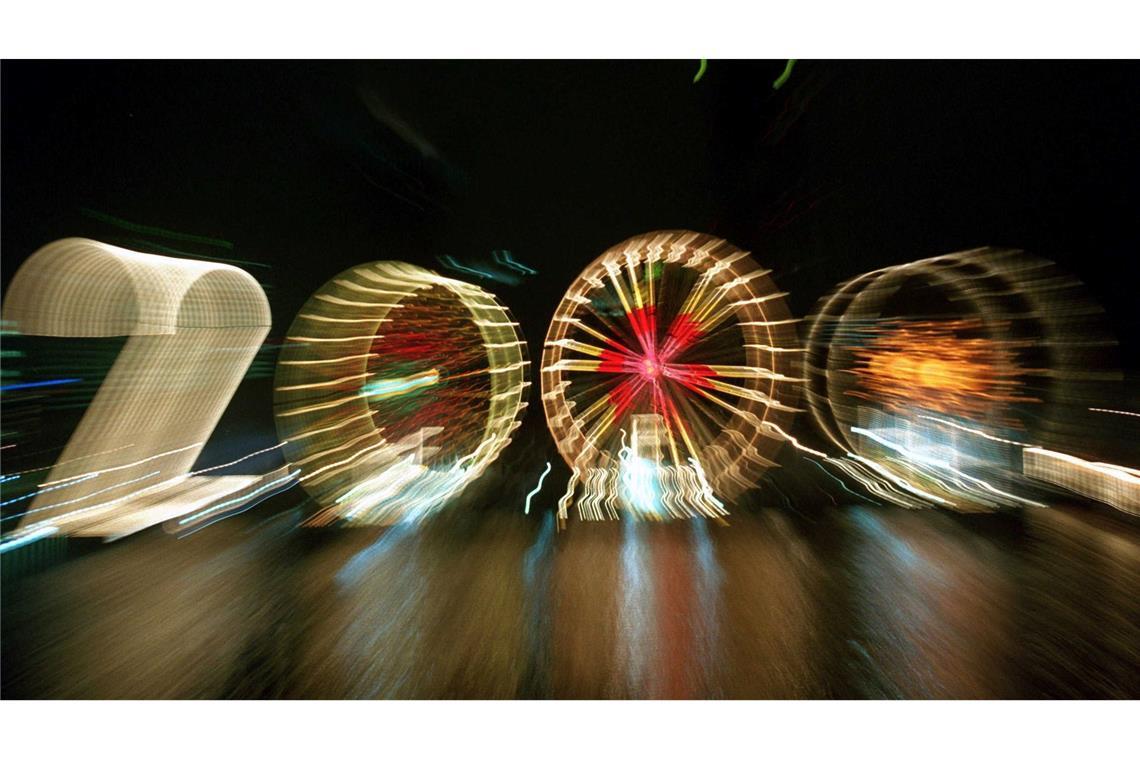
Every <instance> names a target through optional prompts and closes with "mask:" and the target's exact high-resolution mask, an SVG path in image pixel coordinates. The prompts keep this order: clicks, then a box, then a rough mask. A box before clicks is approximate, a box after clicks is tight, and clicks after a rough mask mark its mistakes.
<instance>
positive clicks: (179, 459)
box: [4, 238, 270, 537]
mask: <svg viewBox="0 0 1140 760" xmlns="http://www.w3.org/2000/svg"><path fill="white" fill-rule="evenodd" d="M4 319H5V320H8V321H11V322H13V323H15V325H16V327H17V329H18V330H19V331H20V332H22V333H24V334H27V335H43V336H54V337H80V338H96V337H111V336H124V335H125V336H129V338H128V340H127V342H126V344H125V345H124V346H123V349H122V351H121V352H120V354H119V356H118V358H117V359H116V360H115V363H114V366H113V367H112V368H111V371H110V372H109V373H108V374H107V376H106V378H105V379H104V380H103V383H102V384H101V385H100V386H99V390H98V392H97V393H96V394H95V398H94V400H93V401H92V402H91V405H90V406H89V407H88V409H87V411H86V413H85V414H84V415H83V419H82V420H81V421H80V423H79V426H78V428H76V430H75V432H74V433H73V434H72V436H71V438H70V440H69V441H68V443H67V446H66V447H65V448H64V450H63V453H62V454H61V455H60V458H59V460H58V461H57V463H56V464H55V466H54V467H52V469H51V472H50V474H49V475H48V479H47V481H46V482H45V483H43V484H41V486H40V490H39V492H38V493H37V495H36V496H35V497H34V498H33V499H32V501H31V504H30V505H29V506H28V508H27V510H26V511H25V512H24V515H23V517H22V518H21V520H20V524H19V529H20V530H22V531H25V532H26V531H28V530H29V529H32V530H38V531H39V532H41V533H52V532H63V533H70V534H78V535H100V536H107V537H114V536H117V535H123V534H125V533H129V532H132V531H134V530H138V529H140V528H142V527H147V526H148V525H153V524H155V523H157V522H161V521H163V520H167V519H171V518H174V517H178V516H181V515H183V514H186V513H188V512H190V511H193V510H198V509H202V508H208V507H209V505H210V504H213V503H218V502H221V501H223V500H226V499H232V498H234V497H235V496H239V497H240V494H241V493H242V492H249V491H252V490H256V488H257V487H259V486H258V482H259V481H260V480H261V478H260V477H259V476H197V477H191V476H190V468H191V466H192V465H193V464H194V461H195V459H196V458H197V457H198V454H199V452H201V450H202V447H203V445H205V443H206V440H207V439H208V438H209V436H210V433H211V432H212V431H213V429H214V427H215V426H216V425H217V423H218V419H219V418H220V417H221V415H222V412H223V411H224V410H225V408H226V405H227V404H228V403H229V401H230V398H231V397H232V396H233V394H234V391H235V390H236V389H237V386H238V383H240V382H241V379H242V376H243V375H244V374H245V371H246V369H247V368H248V367H249V364H250V362H251V361H252V360H253V357H254V355H255V354H256V352H257V349H258V347H259V346H260V345H261V342H262V340H263V339H264V338H265V335H266V333H267V332H268V331H269V326H270V315H269V304H268V302H267V301H266V298H265V293H264V292H263V291H262V289H261V286H260V285H258V283H257V281H256V280H254V279H253V277H251V276H250V275H249V274H247V273H246V272H243V271H242V270H240V269H238V268H236V267H232V266H228V265H225V264H216V263H211V262H203V261H192V260H186V259H175V258H171V257H168V256H155V255H151V254H146V253H137V252H135V251H128V250H125V249H123V248H116V247H115V246H111V245H106V244H104V243H99V242H96V241H94V240H85V239H80V238H68V239H64V240H58V241H56V242H54V243H50V244H49V245H46V246H44V247H43V248H41V249H40V250H39V251H37V252H36V253H35V254H33V255H32V256H31V258H29V259H28V261H27V262H25V263H24V265H23V266H22V267H20V269H19V271H18V272H17V273H16V275H15V277H14V278H13V280H12V284H11V286H10V287H9V289H8V293H7V298H6V299H5V303H4Z"/></svg>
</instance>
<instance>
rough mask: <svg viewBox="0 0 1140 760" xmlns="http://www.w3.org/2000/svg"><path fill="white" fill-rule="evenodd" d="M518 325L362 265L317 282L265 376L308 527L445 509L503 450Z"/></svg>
mask: <svg viewBox="0 0 1140 760" xmlns="http://www.w3.org/2000/svg"><path fill="white" fill-rule="evenodd" d="M525 349H526V347H525V344H524V342H523V340H522V338H521V336H520V334H519V331H518V325H517V323H516V322H515V321H514V320H513V318H512V317H511V315H510V313H509V312H508V311H507V309H506V308H505V307H503V306H502V304H500V303H499V302H498V300H497V299H496V298H495V297H494V296H493V295H491V294H490V293H487V292H486V291H484V290H482V289H480V288H478V287H476V286H474V285H471V284H469V283H466V282H462V281H459V280H454V279H450V278H447V277H442V276H440V275H438V274H435V273H434V272H431V271H429V270H426V269H421V268H420V267H415V266H412V265H409V264H403V263H398V262H374V263H371V264H362V265H360V266H356V267H353V268H352V269H349V270H347V271H345V272H342V273H341V274H339V275H337V276H336V277H334V278H333V279H332V280H330V281H329V282H327V283H326V284H325V285H323V286H322V287H321V288H319V289H318V290H317V291H316V293H314V294H313V296H312V297H311V298H310V299H309V301H308V302H307V303H306V304H305V306H304V307H303V308H302V309H301V311H300V313H298V315H297V317H296V319H295V320H294V321H293V325H292V327H290V329H289V332H288V335H287V337H286V342H285V346H284V347H283V349H282V351H281V356H280V359H279V360H278V365H277V376H276V381H275V393H274V408H275V417H276V421H277V429H278V434H279V437H280V438H281V440H282V441H285V442H286V446H285V455H286V458H287V459H288V460H289V462H290V463H292V465H293V466H294V467H295V468H297V470H298V471H299V482H300V483H301V485H302V487H303V488H305V490H306V491H308V492H309V494H310V495H311V496H312V497H313V498H314V499H315V500H316V502H317V503H318V504H319V505H320V506H319V509H318V511H317V512H316V513H315V514H313V515H311V517H310V519H309V524H310V525H314V526H319V525H329V524H334V523H370V524H391V523H396V522H400V521H403V520H414V519H419V518H422V517H424V516H426V515H429V514H431V513H432V512H434V511H436V510H437V509H439V508H441V507H442V506H444V505H445V504H446V503H447V502H448V501H449V500H450V499H451V498H452V497H453V496H455V495H457V494H458V493H459V492H460V491H462V490H463V488H465V487H466V485H467V484H468V483H470V482H471V481H472V480H474V479H475V478H477V477H478V476H479V475H480V474H482V472H483V471H484V470H485V469H486V467H487V465H489V464H490V463H491V462H492V461H494V460H495V458H496V457H498V455H499V452H500V451H501V450H502V449H503V447H504V446H506V444H507V443H508V442H509V441H510V436H511V434H512V433H513V431H514V430H515V428H516V427H517V426H518V424H519V417H520V415H521V413H522V411H523V410H524V409H525V407H526V401H525V400H526V391H527V387H528V386H529V383H528V382H527V380H526V372H527V366H528V362H527V360H526V358H525Z"/></svg>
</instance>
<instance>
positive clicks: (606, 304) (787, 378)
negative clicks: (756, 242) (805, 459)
mask: <svg viewBox="0 0 1140 760" xmlns="http://www.w3.org/2000/svg"><path fill="white" fill-rule="evenodd" d="M785 295H786V294H785V293H783V292H780V291H779V290H778V289H777V288H776V285H775V283H774V282H773V281H772V279H771V277H770V271H769V270H765V269H761V268H760V267H758V266H757V265H756V263H755V262H754V261H753V260H752V258H751V257H750V256H749V254H748V253H747V252H745V251H742V250H740V249H738V248H736V247H735V246H733V245H731V244H730V243H728V242H726V241H724V240H721V239H719V238H716V237H713V236H711V235H707V234H701V233H696V232H688V231H661V232H653V233H649V234H645V235H639V236H637V237H634V238H630V239H629V240H627V241H625V242H623V243H620V244H618V245H616V246H614V247H613V248H611V249H609V250H608V251H606V252H605V253H604V254H602V255H601V256H600V257H599V258H598V259H596V260H595V261H594V262H593V263H591V264H590V265H589V266H587V267H586V269H585V270H584V271H583V272H582V274H581V275H580V276H579V277H578V278H577V280H575V281H574V283H573V284H572V285H571V286H570V288H569V290H568V291H567V292H566V295H565V296H564V297H563V298H562V301H561V303H560V304H559V305H558V307H557V309H556V311H555V314H554V319H553V321H552V322H551V325H550V329H549V331H548V333H547V336H546V342H545V348H544V351H543V355H542V373H541V387H542V402H543V407H544V409H545V411H546V418H547V424H548V425H549V427H550V431H551V433H552V434H553V436H554V439H555V441H556V442H557V445H558V450H559V452H560V453H561V455H562V457H563V458H564V459H565V460H566V462H567V463H568V464H569V465H570V466H571V467H572V468H573V469H574V472H575V475H576V476H578V477H579V478H580V479H581V481H582V482H583V483H587V482H588V481H589V480H590V478H591V475H590V473H593V477H594V478H599V477H601V478H602V479H603V480H604V479H605V478H604V477H602V476H599V475H598V474H597V473H599V472H603V473H604V472H606V471H609V472H612V473H618V472H620V471H621V470H622V468H623V467H626V466H627V465H629V463H631V462H633V463H639V464H640V466H642V467H643V468H644V467H646V466H650V465H652V469H654V470H656V471H657V472H660V473H662V474H664V475H665V477H664V478H663V479H662V480H661V484H664V483H666V482H668V481H670V479H672V481H673V482H675V485H676V490H679V491H681V492H682V495H683V492H685V491H687V490H691V489H690V488H688V487H687V486H686V485H685V483H686V482H693V483H695V484H696V486H695V487H697V488H699V489H700V490H703V491H704V493H705V496H706V497H712V500H711V501H712V502H713V503H716V502H718V501H719V499H720V498H732V497H734V496H735V495H737V494H739V493H740V492H741V491H743V490H744V489H746V488H749V487H752V486H754V485H755V483H756V480H757V478H758V477H759V475H760V474H761V473H762V472H763V471H764V470H765V469H766V468H768V467H771V466H773V464H774V462H773V457H774V456H775V454H776V452H777V450H778V449H779V447H780V446H781V444H782V443H783V441H784V440H785V439H786V437H787V436H786V433H785V432H784V430H785V428H786V426H787V424H788V423H789V422H790V421H791V420H792V418H793V415H794V414H795V412H796V411H797V410H796V409H795V407H794V404H795V401H796V399H797V397H798V391H799V385H798V384H799V383H800V382H802V381H801V376H800V372H799V371H798V358H799V351H800V350H801V349H799V348H798V347H797V337H796V330H795V322H796V320H795V319H793V318H792V316H791V313H790V312H789V310H788V308H787V306H786V305H785V301H784V297H785ZM685 473H689V474H693V475H695V479H693V478H688V480H686V477H685ZM636 480H637V479H636V478H634V481H636ZM609 482H611V483H618V482H619V481H618V480H617V479H615V478H610V479H609ZM625 482H626V484H627V485H628V484H629V483H630V480H629V479H628V478H627V479H626V481H625ZM626 496H627V498H626V502H627V506H630V505H629V504H628V502H633V505H634V506H635V505H636V503H637V502H638V501H639V498H637V497H636V496H635V497H634V498H632V499H630V498H628V497H629V495H628V494H626ZM664 497H665V498H664V500H665V502H666V504H664V505H661V504H658V505H657V506H656V507H655V508H654V509H647V510H645V511H649V512H657V513H659V514H661V515H662V516H665V513H668V515H671V516H691V515H692V514H693V513H694V512H704V513H706V514H707V513H708V512H709V511H710V510H706V509H701V508H697V509H695V510H693V509H686V508H685V506H684V504H682V503H680V502H683V501H684V499H681V500H677V499H674V500H673V502H672V503H669V499H668V494H665V495H664ZM607 500H608V501H610V502H611V503H612V502H613V501H614V500H613V499H607ZM587 501H589V499H587ZM595 501H596V499H595ZM618 501H620V499H619V500H618ZM640 501H643V502H644V501H646V500H645V499H640ZM705 501H706V503H708V502H709V499H707V498H706V499H705ZM580 507H581V504H580ZM586 511H587V512H590V513H591V514H585V515H584V516H586V517H590V516H594V517H600V516H604V512H605V511H606V510H589V509H588V510H586ZM609 511H610V512H611V513H613V512H614V510H613V509H612V508H611V509H610V510H609ZM611 516H616V514H611Z"/></svg>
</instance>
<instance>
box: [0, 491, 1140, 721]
mask: <svg viewBox="0 0 1140 760" xmlns="http://www.w3.org/2000/svg"><path fill="white" fill-rule="evenodd" d="M820 499H822V500H824V502H825V503H823V504H820V505H814V506H804V507H798V506H797V507H796V508H794V509H793V508H788V507H784V508H781V507H776V506H771V507H764V508H757V509H755V510H752V511H750V512H746V513H744V514H740V513H739V512H738V514H737V516H736V517H735V518H734V519H733V521H732V525H731V526H730V527H722V526H717V525H712V524H705V523H682V524H671V525H647V524H639V525H626V524H615V523H608V524H589V525H582V524H571V527H570V529H569V530H568V531H566V532H563V533H561V534H557V533H555V532H554V530H553V521H552V520H551V519H550V516H549V513H548V512H546V513H542V514H531V515H530V516H524V515H523V514H522V513H521V509H520V510H508V509H506V508H502V509H484V510H481V511H479V510H474V511H466V512H458V513H457V512H455V511H453V512H452V513H450V514H448V515H446V516H444V517H443V518H442V519H441V520H437V521H436V522H434V523H433V524H431V525H429V526H428V527H427V528H426V529H423V530H420V531H409V530H400V529H392V530H388V531H384V530H380V529H359V530H349V531H320V532H313V531H302V530H297V529H294V528H293V525H294V522H295V519H296V513H295V512H293V511H289V510H285V511H278V512H276V513H267V512H259V511H256V510H255V511H254V512H251V513H248V514H246V515H242V516H239V517H237V518H234V519H231V520H228V521H226V522H223V523H221V524H219V525H215V526H213V527H211V528H209V529H207V530H205V531H202V532H200V533H198V534H195V535H193V536H192V537H190V538H187V539H182V540H177V539H174V538H172V537H170V536H166V535H164V534H162V533H161V532H160V531H156V530H152V531H148V532H146V533H143V534H140V535H138V536H135V537H132V538H129V539H126V540H124V541H121V542H118V543H115V544H111V545H107V546H95V547H89V548H88V549H86V550H83V551H76V550H73V556H72V557H71V558H69V559H68V560H66V561H63V562H56V563H55V564H53V565H52V566H50V567H48V568H46V569H43V570H40V571H37V572H30V573H25V574H23V575H16V574H14V573H9V575H8V576H7V577H5V579H4V584H3V696H4V698H24V697H53V698H54V697H67V698H112V697H135V698H154V697H183V698H222V697H237V698H242V697H244V698H250V697H253V698H259V697H260V698H264V697H288V698H349V697H402V698H403V697H407V698H550V697H554V698H606V697H664V698H685V697H689V698H705V697H716V698H770V697H782V698H793V697H807V698H813V697H816V698H820V697H852V698H858V697H871V698H881V697H945V698H959V697H962V698H980V697H989V698H997V697H1007V698H1038V697H1062V698H1074V697H1130V698H1136V697H1138V696H1140V597H1138V596H1137V594H1136V589H1137V588H1140V526H1138V524H1137V523H1136V521H1129V519H1128V518H1124V517H1116V516H1114V515H1111V514H1109V513H1108V511H1107V510H1105V509H1098V508H1094V507H1092V506H1079V505H1072V506H1068V507H1060V508H1056V509H1048V510H1045V509H1034V510H1028V511H1023V512H1020V513H1014V514H1009V515H1002V516H993V515H974V516H956V515H951V514H948V513H943V512H936V511H907V510H903V509H899V508H893V507H879V506H857V505H854V504H851V505H842V504H841V505H840V506H838V507H835V506H833V505H832V504H831V503H830V500H829V499H828V497H825V496H824V495H822V494H821V495H820Z"/></svg>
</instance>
